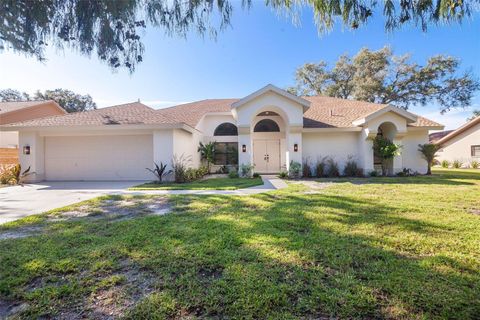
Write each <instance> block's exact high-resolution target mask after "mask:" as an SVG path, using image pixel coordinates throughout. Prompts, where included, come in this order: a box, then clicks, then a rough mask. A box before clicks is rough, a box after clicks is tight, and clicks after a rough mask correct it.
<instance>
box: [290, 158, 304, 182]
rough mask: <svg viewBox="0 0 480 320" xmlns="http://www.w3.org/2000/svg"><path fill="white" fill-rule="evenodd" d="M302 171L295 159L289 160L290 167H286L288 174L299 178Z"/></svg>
mask: <svg viewBox="0 0 480 320" xmlns="http://www.w3.org/2000/svg"><path fill="white" fill-rule="evenodd" d="M301 172H302V165H301V164H300V163H299V162H297V161H293V160H292V161H290V168H289V169H288V176H289V177H290V178H293V179H298V178H300V174H301Z"/></svg>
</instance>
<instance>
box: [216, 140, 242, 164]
mask: <svg viewBox="0 0 480 320" xmlns="http://www.w3.org/2000/svg"><path fill="white" fill-rule="evenodd" d="M213 164H215V165H220V166H228V165H238V143H237V142H215V155H214V157H213Z"/></svg>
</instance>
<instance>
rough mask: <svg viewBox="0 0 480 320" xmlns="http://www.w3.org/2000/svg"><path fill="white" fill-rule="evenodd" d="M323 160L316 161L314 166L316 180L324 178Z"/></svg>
mask: <svg viewBox="0 0 480 320" xmlns="http://www.w3.org/2000/svg"><path fill="white" fill-rule="evenodd" d="M325 167H326V164H325V158H322V159H320V160H318V161H317V164H316V165H315V176H316V177H317V178H321V177H324V176H325Z"/></svg>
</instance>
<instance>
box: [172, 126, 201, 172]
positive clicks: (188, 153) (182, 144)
mask: <svg viewBox="0 0 480 320" xmlns="http://www.w3.org/2000/svg"><path fill="white" fill-rule="evenodd" d="M199 138H200V137H199V136H198V134H192V133H189V132H186V131H184V130H179V129H176V130H174V131H173V154H174V155H175V156H177V157H181V156H183V157H184V158H185V159H190V160H191V161H190V162H189V163H188V164H187V165H188V166H189V167H193V168H198V167H199V166H200V155H199V153H198V152H197V149H198V142H199Z"/></svg>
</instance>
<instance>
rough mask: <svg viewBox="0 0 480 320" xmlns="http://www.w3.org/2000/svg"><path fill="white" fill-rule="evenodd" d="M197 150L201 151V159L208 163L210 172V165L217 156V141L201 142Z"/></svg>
mask: <svg viewBox="0 0 480 320" xmlns="http://www.w3.org/2000/svg"><path fill="white" fill-rule="evenodd" d="M197 151H198V152H200V157H201V159H202V160H204V161H205V162H206V163H207V169H208V173H210V165H211V164H212V163H213V158H214V156H215V141H212V142H209V143H205V144H203V143H202V142H200V144H199V146H198V149H197Z"/></svg>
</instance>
